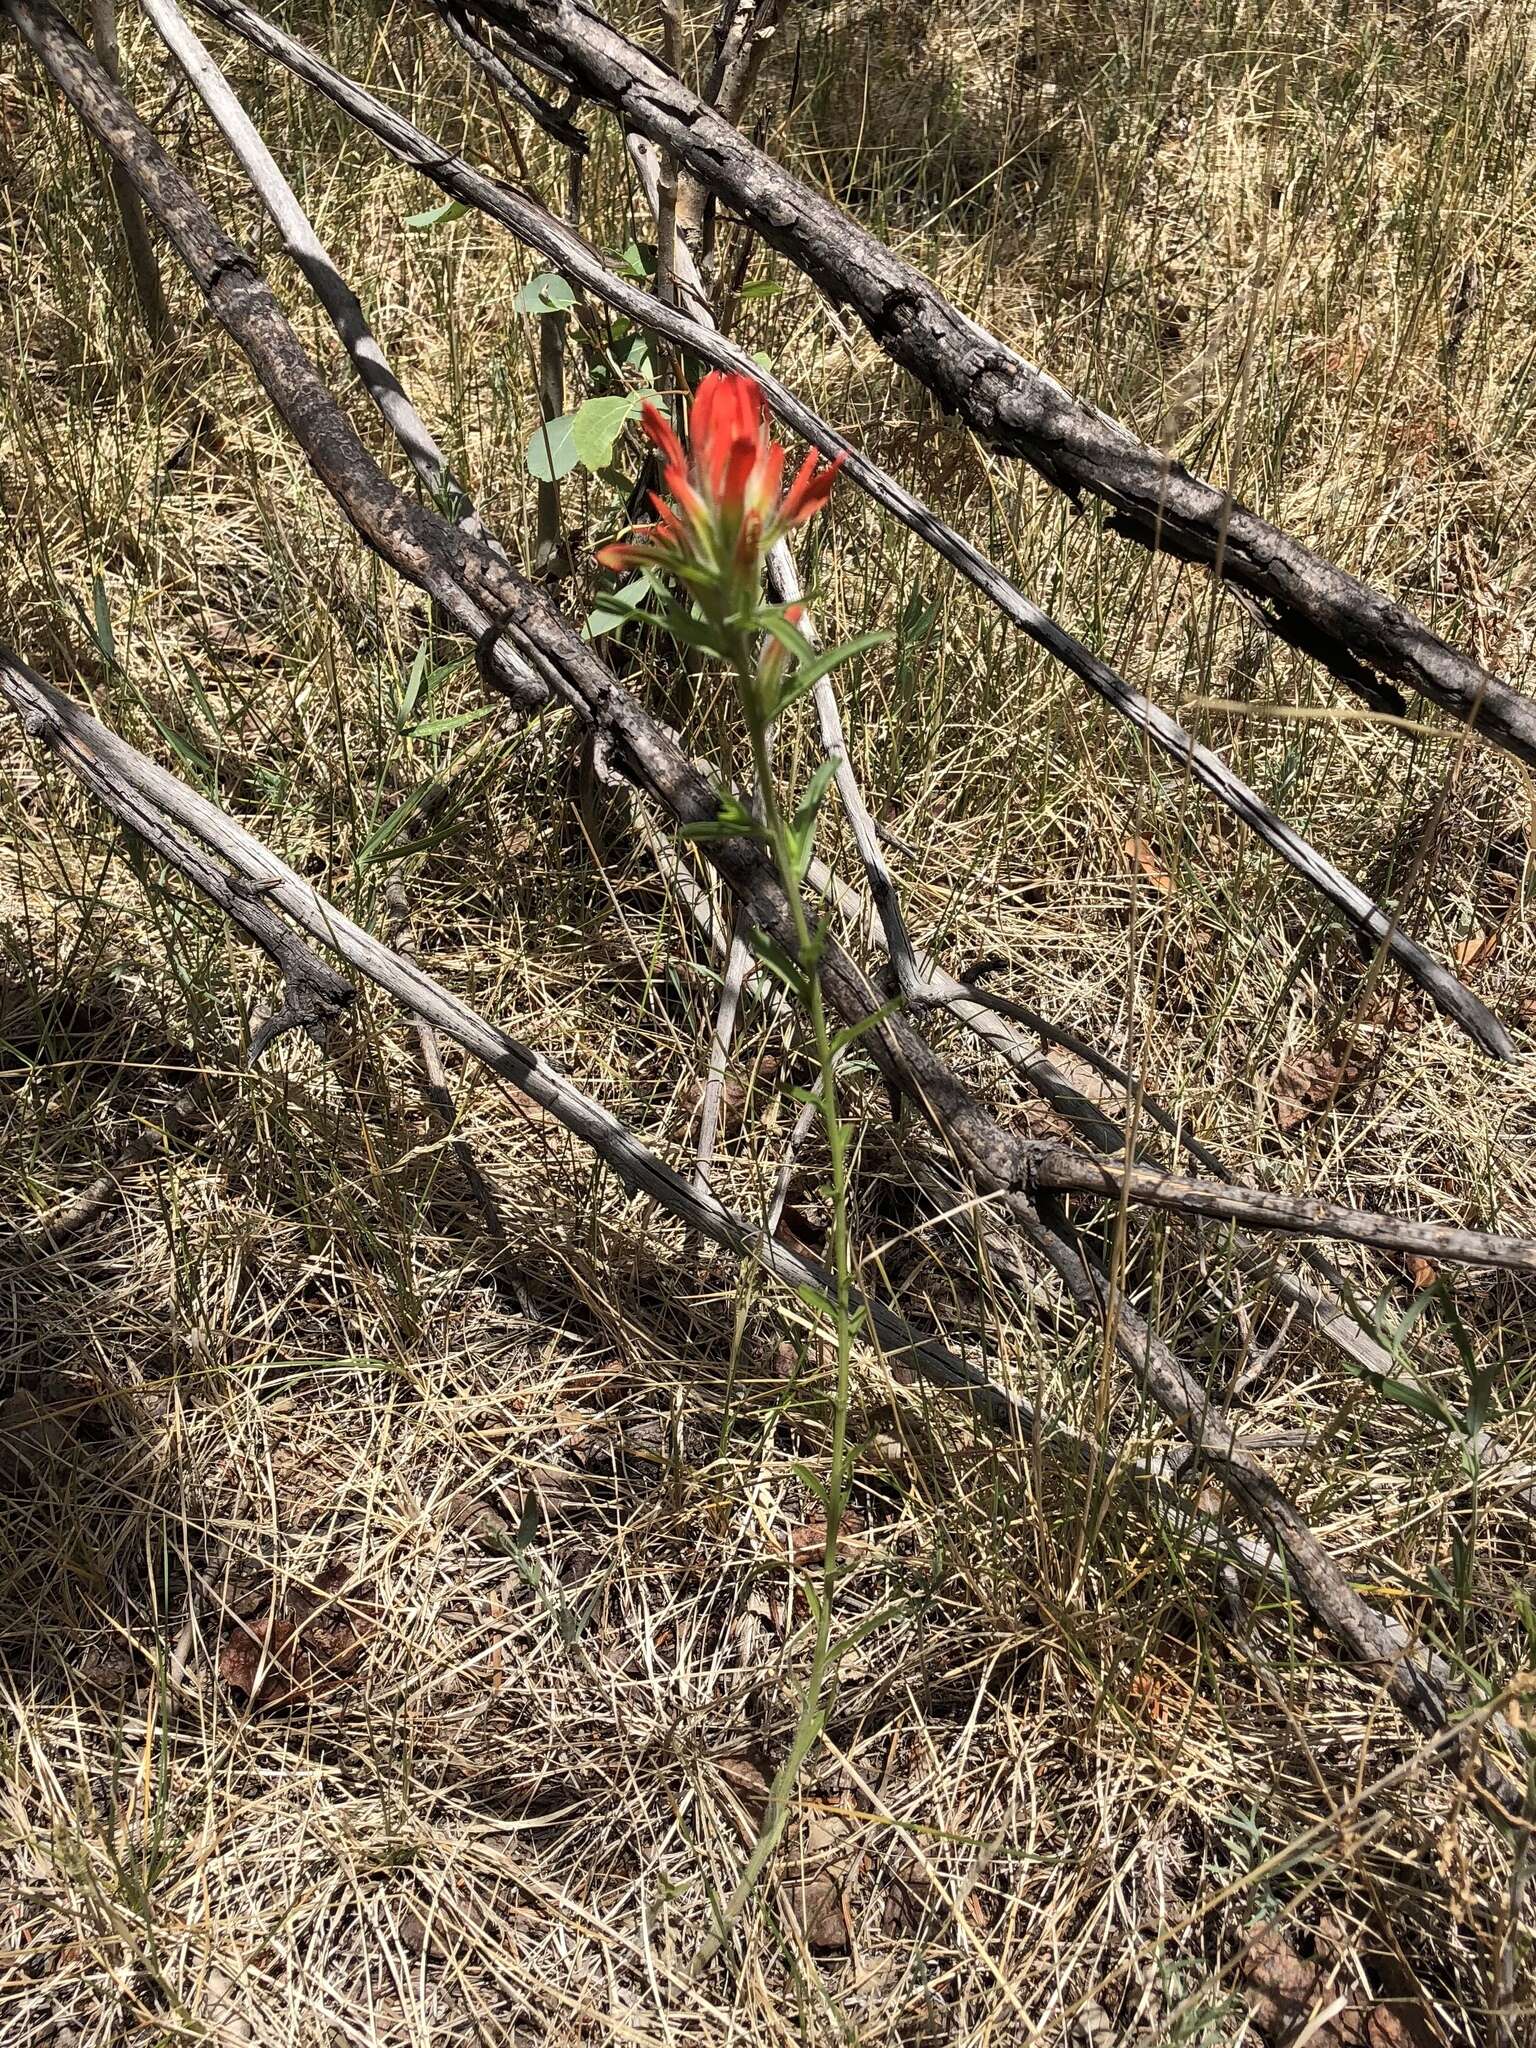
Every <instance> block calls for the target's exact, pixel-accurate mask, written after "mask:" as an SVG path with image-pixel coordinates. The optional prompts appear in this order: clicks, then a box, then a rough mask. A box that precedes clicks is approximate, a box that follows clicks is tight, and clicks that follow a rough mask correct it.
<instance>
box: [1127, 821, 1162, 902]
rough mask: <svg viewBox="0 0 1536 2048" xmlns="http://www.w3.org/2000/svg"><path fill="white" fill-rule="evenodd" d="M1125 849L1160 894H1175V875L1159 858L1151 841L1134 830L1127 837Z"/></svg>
mask: <svg viewBox="0 0 1536 2048" xmlns="http://www.w3.org/2000/svg"><path fill="white" fill-rule="evenodd" d="M1125 851H1126V854H1127V855H1128V857H1129V858H1130V859H1131V860H1133V861H1134V862H1135V863H1136V865H1137V867H1139V868H1140V869H1141V872H1142V873H1143V874H1144V875H1145V876H1146V878H1147V880H1148V881H1149V882H1150V883H1151V884H1152V886H1153V888H1154V889H1156V890H1157V891H1158V893H1159V894H1160V895H1163V896H1171V895H1172V894H1173V877H1172V875H1170V874H1169V872H1168V870H1167V869H1166V868H1165V867H1164V866H1163V864H1162V862H1161V861H1160V860H1159V859H1158V857H1157V854H1156V852H1155V850H1154V849H1153V847H1152V845H1151V843H1150V841H1148V840H1145V839H1140V838H1138V837H1137V835H1136V834H1135V833H1134V832H1133V833H1131V834H1130V835H1129V836H1128V837H1127V839H1126V842H1125Z"/></svg>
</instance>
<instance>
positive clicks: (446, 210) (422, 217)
mask: <svg viewBox="0 0 1536 2048" xmlns="http://www.w3.org/2000/svg"><path fill="white" fill-rule="evenodd" d="M468 212H469V208H468V207H467V206H466V205H465V204H464V201H463V200H462V199H445V200H444V201H443V203H442V205H441V206H432V207H428V209H427V211H426V212H425V213H408V214H407V215H406V216H405V224H406V226H407V227H408V228H418V229H420V228H440V227H443V226H445V225H446V223H447V222H449V221H451V220H461V219H462V218H463V217H464V215H465V214H466V213H468Z"/></svg>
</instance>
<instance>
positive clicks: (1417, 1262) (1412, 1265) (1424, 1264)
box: [1404, 1252, 1440, 1293]
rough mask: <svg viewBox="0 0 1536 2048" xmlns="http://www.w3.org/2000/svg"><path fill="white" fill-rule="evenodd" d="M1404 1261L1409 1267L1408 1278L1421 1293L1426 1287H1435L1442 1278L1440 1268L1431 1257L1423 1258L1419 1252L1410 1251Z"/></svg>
mask: <svg viewBox="0 0 1536 2048" xmlns="http://www.w3.org/2000/svg"><path fill="white" fill-rule="evenodd" d="M1404 1263H1405V1264H1406V1265H1407V1268H1408V1278H1409V1279H1410V1280H1411V1281H1412V1282H1413V1284H1414V1286H1415V1287H1416V1288H1418V1290H1419V1292H1420V1293H1422V1292H1423V1291H1424V1289H1425V1288H1426V1287H1433V1286H1434V1284H1435V1282H1436V1281H1437V1280H1438V1279H1439V1278H1440V1268H1439V1267H1438V1266H1437V1265H1435V1264H1434V1263H1433V1261H1432V1260H1430V1259H1421V1258H1420V1257H1419V1255H1418V1253H1417V1252H1410V1253H1409V1254H1408V1257H1407V1259H1406V1260H1405V1262H1404Z"/></svg>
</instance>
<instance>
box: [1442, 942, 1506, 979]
mask: <svg viewBox="0 0 1536 2048" xmlns="http://www.w3.org/2000/svg"><path fill="white" fill-rule="evenodd" d="M1498 950H1499V935H1498V933H1497V932H1473V933H1472V935H1471V936H1470V938H1465V939H1461V940H1458V942H1457V943H1456V944H1455V945H1454V946H1452V948H1451V958H1452V959H1453V960H1454V961H1455V962H1456V965H1457V966H1458V967H1459V968H1460V969H1461V970H1462V972H1463V973H1465V972H1466V971H1467V969H1468V968H1469V967H1481V966H1482V964H1483V962H1484V961H1485V960H1491V959H1492V958H1493V956H1494V954H1495V953H1497V952H1498Z"/></svg>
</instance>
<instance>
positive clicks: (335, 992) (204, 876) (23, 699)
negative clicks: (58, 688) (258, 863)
mask: <svg viewBox="0 0 1536 2048" xmlns="http://www.w3.org/2000/svg"><path fill="white" fill-rule="evenodd" d="M0 695H3V696H4V697H5V700H6V702H7V703H8V704H9V705H10V706H11V708H12V709H13V710H14V711H16V712H17V713H18V715H19V716H20V719H21V723H22V728H23V730H24V731H25V732H26V733H27V734H28V736H29V737H30V738H32V739H35V740H41V741H42V742H43V743H44V745H45V746H47V747H49V748H50V749H51V750H52V752H53V753H54V754H55V755H56V756H57V757H58V759H59V760H61V761H62V762H63V763H64V765H65V766H66V767H67V768H68V769H69V770H70V772H71V773H72V774H74V775H76V776H77V777H78V778H79V779H80V781H81V782H83V783H84V784H85V786H86V788H87V789H88V790H89V791H90V792H91V794H92V795H93V796H94V797H95V798H96V800H97V801H98V802H99V803H100V804H101V805H102V806H103V807H104V808H105V809H106V810H107V811H109V812H110V813H111V814H112V816H113V817H114V818H116V820H117V821H118V823H119V824H120V825H122V826H124V827H125V828H126V829H127V830H128V831H129V832H131V833H132V834H133V836H134V837H135V839H137V840H139V841H140V842H141V843H142V844H143V845H145V846H147V847H148V848H149V849H150V851H151V852H152V853H157V854H158V855H159V856H160V858H161V859H162V860H164V861H167V862H169V864H170V865H171V866H172V867H173V868H175V869H177V871H178V872H179V873H181V874H183V875H185V876H186V878H187V880H188V881H189V882H191V883H192V884H193V886H194V887H195V888H196V889H198V890H199V891H200V892H201V893H202V894H203V895H204V896H206V897H207V898H208V900H209V902H210V903H213V904H216V905H217V906H218V908H219V909H220V910H222V911H223V913H224V915H225V916H226V917H227V918H228V919H229V921H230V923H231V924H233V925H237V926H238V927H239V929H240V930H241V931H243V932H244V933H245V935H246V937H247V938H249V939H254V940H255V942H256V944H257V945H258V946H259V947H260V948H261V950H262V951H263V952H264V953H265V954H266V956H267V958H268V959H269V960H270V961H271V962H272V964H273V966H274V967H276V969H277V970H278V972H279V974H281V975H282V977H283V1000H282V1003H281V1004H280V1006H279V1007H278V1008H277V1009H276V1010H275V1011H273V1013H272V1015H271V1016H270V1017H268V1019H267V1020H266V1022H265V1023H264V1024H262V1025H261V1026H260V1027H259V1028H258V1029H257V1030H256V1031H255V1032H254V1033H253V1034H252V1036H251V1043H250V1051H249V1054H248V1056H247V1057H248V1058H249V1060H250V1061H251V1063H252V1064H254V1063H255V1062H256V1061H257V1060H258V1059H260V1057H261V1055H262V1054H263V1053H264V1052H265V1051H266V1050H267V1048H268V1046H270V1045H275V1044H276V1042H277V1040H278V1039H279V1038H281V1037H282V1036H283V1034H284V1032H286V1031H304V1032H307V1033H308V1034H309V1036H310V1037H312V1038H314V1039H315V1040H316V1041H317V1042H323V1040H324V1038H325V1033H326V1028H327V1026H328V1025H329V1024H330V1023H331V1022H332V1020H333V1019H334V1018H336V1017H339V1016H340V1015H341V1014H342V1012H343V1011H344V1010H345V1009H346V1008H347V1006H348V1004H349V1003H351V1001H352V999H353V996H354V993H355V991H354V990H353V988H352V984H351V983H350V982H349V981H347V980H345V979H344V978H343V976H341V975H339V974H338V973H337V972H336V971H335V969H334V968H331V967H327V966H326V964H325V962H324V961H323V960H321V959H320V958H319V957H318V956H317V955H316V954H315V953H314V952H312V951H311V949H310V948H309V947H308V946H306V945H305V944H304V943H303V941H302V940H301V939H299V938H297V937H296V936H295V934H294V933H293V931H292V930H290V928H289V927H288V926H287V925H286V924H284V923H283V921H282V919H281V918H280V917H274V916H273V914H272V912H271V910H270V909H269V908H268V906H267V903H266V900H265V898H264V897H263V895H262V893H261V891H260V890H259V889H253V888H249V887H246V886H243V885H242V884H241V883H239V882H237V881H231V879H230V877H229V876H228V875H227V874H225V873H224V871H223V869H221V868H220V867H218V866H216V865H215V863H214V862H212V861H210V860H209V859H208V857H207V855H206V854H205V853H204V852H203V851H202V850H201V848H199V847H198V846H195V845H194V844H192V842H191V841H190V840H188V839H187V837H186V835H185V834H184V833H182V832H180V831H178V830H177V828H176V826H175V824H174V823H173V822H171V821H170V820H169V819H168V818H167V816H166V814H165V812H164V811H163V809H162V808H160V807H158V806H156V805H153V804H148V803H146V802H145V801H144V799H143V796H142V794H141V792H140V790H139V789H138V787H137V786H136V784H135V782H134V781H133V779H132V778H129V777H125V776H123V775H122V774H120V773H119V772H118V771H117V769H116V767H115V766H114V762H113V758H112V754H111V750H110V749H109V750H106V751H103V749H102V748H101V747H100V746H99V745H93V744H92V738H93V736H92V735H91V734H90V733H89V731H87V730H83V729H82V728H80V727H78V726H75V725H72V724H71V723H69V722H68V721H66V720H63V719H60V718H59V717H57V716H56V715H55V711H54V708H53V706H52V704H51V703H50V702H49V700H48V698H47V697H46V696H45V695H44V694H42V686H41V678H40V677H34V676H32V675H30V674H29V673H24V672H22V671H21V670H19V669H18V668H17V667H16V665H15V664H14V662H12V661H11V659H10V658H9V657H8V656H7V655H6V654H5V653H4V651H3V650H0ZM92 723H94V721H92ZM101 730H102V731H104V730H105V728H102V729H101Z"/></svg>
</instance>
